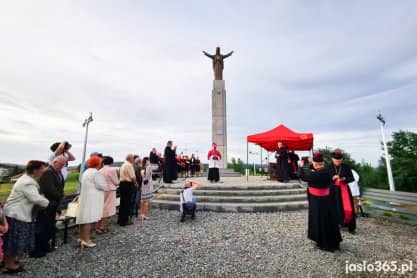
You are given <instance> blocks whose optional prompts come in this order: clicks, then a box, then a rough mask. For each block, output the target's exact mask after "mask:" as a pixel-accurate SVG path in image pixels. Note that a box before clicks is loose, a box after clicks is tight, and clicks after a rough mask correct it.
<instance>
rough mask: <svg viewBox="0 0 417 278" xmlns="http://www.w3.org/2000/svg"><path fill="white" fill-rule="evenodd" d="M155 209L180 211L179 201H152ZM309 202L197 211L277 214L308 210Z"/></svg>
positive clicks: (217, 206) (205, 207)
mask: <svg viewBox="0 0 417 278" xmlns="http://www.w3.org/2000/svg"><path fill="white" fill-rule="evenodd" d="M151 206H152V207H154V208H160V209H168V210H178V211H179V202H178V201H167V200H158V199H154V200H152V201H151ZM307 207H308V202H307V201H294V202H280V203H204V202H201V203H197V210H203V211H215V212H275V211H289V210H299V209H306V208H307Z"/></svg>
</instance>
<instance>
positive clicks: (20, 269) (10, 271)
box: [3, 266, 24, 274]
mask: <svg viewBox="0 0 417 278" xmlns="http://www.w3.org/2000/svg"><path fill="white" fill-rule="evenodd" d="M22 271H24V269H23V267H22V266H19V267H18V268H15V269H12V268H5V269H4V270H3V273H6V274H17V273H20V272H22Z"/></svg>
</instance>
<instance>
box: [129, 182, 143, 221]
mask: <svg viewBox="0 0 417 278" xmlns="http://www.w3.org/2000/svg"><path fill="white" fill-rule="evenodd" d="M141 196H142V190H141V188H140V187H138V188H134V193H133V198H132V210H131V213H132V215H136V217H137V216H138V213H139V204H140V199H141Z"/></svg>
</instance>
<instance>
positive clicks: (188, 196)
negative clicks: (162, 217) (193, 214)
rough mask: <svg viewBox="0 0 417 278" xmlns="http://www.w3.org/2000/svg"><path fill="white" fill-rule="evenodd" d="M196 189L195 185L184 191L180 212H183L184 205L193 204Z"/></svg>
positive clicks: (181, 197)
mask: <svg viewBox="0 0 417 278" xmlns="http://www.w3.org/2000/svg"><path fill="white" fill-rule="evenodd" d="M195 189H196V187H195V185H193V186H192V187H189V188H187V189H184V191H183V192H182V193H180V211H181V212H182V204H185V203H189V202H193V201H194V200H193V199H194V196H193V193H194V190H195Z"/></svg>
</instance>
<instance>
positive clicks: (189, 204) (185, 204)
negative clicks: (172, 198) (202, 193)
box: [181, 191, 196, 212]
mask: <svg viewBox="0 0 417 278" xmlns="http://www.w3.org/2000/svg"><path fill="white" fill-rule="evenodd" d="M181 195H182V200H183V204H182V205H183V208H184V210H185V211H187V212H190V211H193V210H195V208H196V204H195V203H193V202H185V199H184V191H181ZM193 199H194V198H193Z"/></svg>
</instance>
